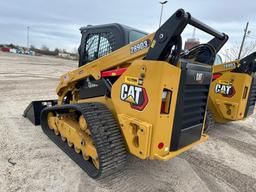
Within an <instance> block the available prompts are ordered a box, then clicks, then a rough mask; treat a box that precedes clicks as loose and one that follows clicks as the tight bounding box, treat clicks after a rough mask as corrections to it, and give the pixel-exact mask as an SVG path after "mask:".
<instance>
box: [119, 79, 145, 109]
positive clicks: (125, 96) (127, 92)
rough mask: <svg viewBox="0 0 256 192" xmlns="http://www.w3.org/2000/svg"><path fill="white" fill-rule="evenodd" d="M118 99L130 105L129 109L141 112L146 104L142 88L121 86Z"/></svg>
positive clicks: (127, 85)
mask: <svg viewBox="0 0 256 192" xmlns="http://www.w3.org/2000/svg"><path fill="white" fill-rule="evenodd" d="M120 99H121V100H122V101H125V102H128V103H130V105H131V108H133V109H136V110H139V111H142V110H143V109H144V108H145V107H146V105H147V103H148V96H147V93H146V90H145V89H144V88H143V87H138V86H134V85H129V84H122V86H121V91H120Z"/></svg>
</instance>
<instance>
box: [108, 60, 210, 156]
mask: <svg viewBox="0 0 256 192" xmlns="http://www.w3.org/2000/svg"><path fill="white" fill-rule="evenodd" d="M180 75H181V69H180V68H178V67H176V66H173V65H170V64H169V63H167V62H163V61H143V60H140V61H139V60H137V61H134V62H133V63H132V65H131V66H130V67H129V68H128V70H127V71H126V72H125V73H124V74H123V75H122V76H121V77H120V78H119V79H118V80H117V81H116V83H115V84H114V85H113V87H112V95H111V96H112V99H113V100H112V101H113V104H114V106H115V110H116V113H117V114H118V115H117V116H118V121H119V122H120V125H121V130H122V132H123V135H124V137H125V140H126V143H127V147H128V149H129V151H130V153H132V154H134V155H136V156H138V157H140V158H142V159H145V158H150V159H162V160H168V159H170V158H172V157H174V156H176V155H177V154H179V153H181V152H182V149H180V150H178V151H175V152H170V143H171V142H170V141H171V135H172V127H173V123H174V114H175V109H176V104H177V103H176V100H177V96H178V89H179V82H180ZM142 77H143V78H142ZM136 79H141V80H140V81H136ZM164 90H169V91H170V93H171V97H169V99H170V100H169V101H168V102H167V103H168V104H170V107H169V109H168V112H167V113H166V114H163V113H161V105H162V103H161V101H162V97H163V92H164ZM141 95H143V97H144V98H143V99H144V101H143V102H144V106H143V108H141V109H137V110H135V109H134V108H133V104H135V105H136V103H138V102H140V101H139V99H140V97H141ZM204 140H206V137H202V138H201V140H200V141H199V142H202V141H204ZM197 143H198V142H196V143H193V144H191V145H190V146H187V148H190V147H192V146H193V145H194V144H197ZM159 145H162V146H163V147H159Z"/></svg>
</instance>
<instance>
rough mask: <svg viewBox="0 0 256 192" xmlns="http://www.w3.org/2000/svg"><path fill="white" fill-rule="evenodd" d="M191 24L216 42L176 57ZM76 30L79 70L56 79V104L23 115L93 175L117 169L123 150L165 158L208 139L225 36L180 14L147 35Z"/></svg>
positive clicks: (38, 105)
mask: <svg viewBox="0 0 256 192" xmlns="http://www.w3.org/2000/svg"><path fill="white" fill-rule="evenodd" d="M188 24H190V25H192V26H194V27H197V28H198V29H200V30H202V31H204V32H206V33H208V34H210V35H212V36H214V38H213V39H212V40H210V41H209V42H208V43H207V44H201V45H199V46H197V47H196V48H194V49H193V50H191V51H190V52H186V54H184V55H183V56H182V57H181V55H180V53H181V46H182V41H181V33H182V32H183V30H184V28H185V27H186V26H187V25H188ZM106 28H107V29H106ZM81 32H82V40H81V46H80V48H79V52H80V62H79V65H80V67H79V68H78V69H75V70H73V71H70V72H68V73H66V74H64V75H63V76H62V77H61V79H60V83H59V85H58V87H57V95H58V100H48V101H34V102H32V103H31V104H30V105H29V106H28V108H27V109H26V110H25V113H24V116H25V117H27V118H29V119H30V120H31V121H32V122H33V123H34V124H41V127H42V129H43V131H44V133H45V134H46V135H47V136H48V137H49V138H50V139H51V140H52V141H53V142H54V143H55V144H57V145H58V146H59V147H60V148H61V149H62V150H63V151H64V152H65V153H66V154H67V155H69V156H70V158H71V159H73V160H74V161H75V162H76V163H77V164H78V165H79V166H80V167H81V168H82V169H84V170H85V171H86V172H87V174H88V175H89V176H90V177H92V178H99V177H104V176H107V175H109V174H112V173H114V172H116V171H118V170H120V169H122V167H123V166H124V164H125V162H126V154H127V152H129V153H131V154H133V155H134V156H136V157H138V158H140V159H158V160H169V159H171V158H173V157H175V156H177V155H178V154H180V153H182V152H184V151H187V150H188V149H190V148H191V147H193V146H195V145H197V144H199V143H201V142H203V141H205V140H206V139H207V135H205V134H203V128H204V121H205V111H206V107H207V99H208V93H209V87H210V83H211V77H212V72H211V65H212V64H213V62H214V59H215V56H216V52H218V51H219V49H220V48H221V47H222V46H223V45H224V44H225V42H226V41H227V40H228V36H227V35H225V34H224V33H219V32H218V31H216V30H214V29H212V28H211V27H209V26H207V25H205V24H203V23H202V22H200V21H198V20H196V19H195V18H193V17H192V16H191V15H190V14H189V13H187V12H185V11H184V10H182V9H180V10H178V11H176V12H175V13H174V14H173V15H172V16H171V17H170V18H169V19H168V20H167V21H166V22H165V23H164V24H163V25H162V26H161V27H160V28H159V29H158V30H157V31H156V32H155V33H152V34H150V35H146V34H145V33H143V32H141V31H138V30H134V29H132V28H129V27H126V26H121V25H118V24H114V25H112V26H105V28H104V29H103V28H101V27H98V28H97V27H93V26H91V27H90V26H89V27H86V28H82V29H81ZM118 33H119V34H118ZM115 34H117V35H115ZM131 34H133V35H131ZM141 36H144V37H142V38H139V37H141ZM120 37H123V38H120ZM138 38H139V39H138ZM131 39H132V40H131ZM135 39H138V40H136V41H134V40H135ZM128 41H130V42H131V43H130V44H128V45H126V46H123V45H125V44H127V42H128ZM132 41H134V42H132ZM120 47H121V48H120ZM38 116H40V118H38Z"/></svg>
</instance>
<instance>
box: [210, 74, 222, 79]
mask: <svg viewBox="0 0 256 192" xmlns="http://www.w3.org/2000/svg"><path fill="white" fill-rule="evenodd" d="M221 76H222V74H221V73H214V74H213V75H212V80H215V79H218V78H219V77H221Z"/></svg>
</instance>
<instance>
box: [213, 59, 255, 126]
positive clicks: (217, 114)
mask: <svg viewBox="0 0 256 192" xmlns="http://www.w3.org/2000/svg"><path fill="white" fill-rule="evenodd" d="M239 66H240V60H236V61H233V62H228V63H223V64H220V65H216V66H214V67H213V74H214V75H213V81H212V83H211V87H210V94H209V104H208V108H209V109H210V111H211V112H212V113H213V116H214V119H215V121H216V122H219V123H225V122H228V121H235V120H241V119H243V118H244V117H245V113H246V107H247V102H248V99H249V97H250V90H251V86H252V76H251V75H249V74H247V73H239V72H235V71H234V69H236V68H237V67H239ZM215 76H216V77H215Z"/></svg>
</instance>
